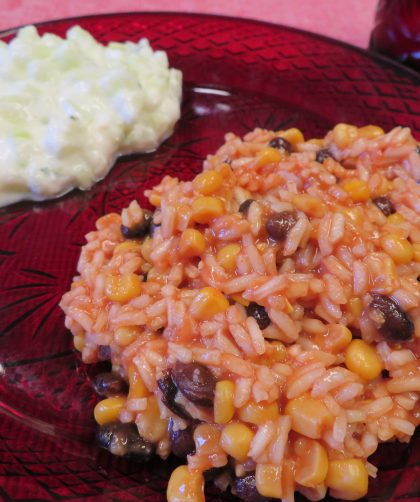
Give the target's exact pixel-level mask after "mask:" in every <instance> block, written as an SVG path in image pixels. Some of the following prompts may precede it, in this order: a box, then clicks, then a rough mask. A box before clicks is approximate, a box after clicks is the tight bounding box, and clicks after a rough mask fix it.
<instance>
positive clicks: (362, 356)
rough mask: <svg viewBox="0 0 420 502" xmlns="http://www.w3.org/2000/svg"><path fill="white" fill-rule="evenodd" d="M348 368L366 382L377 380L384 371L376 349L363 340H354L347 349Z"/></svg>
mask: <svg viewBox="0 0 420 502" xmlns="http://www.w3.org/2000/svg"><path fill="white" fill-rule="evenodd" d="M346 366H347V368H348V369H349V370H350V371H354V373H357V374H358V375H359V376H360V377H362V378H364V379H365V380H373V379H374V378H377V377H378V376H379V375H380V374H381V371H382V369H383V365H382V361H381V359H380V358H379V356H378V354H377V353H376V351H375V349H374V348H373V347H372V346H370V345H368V344H367V343H366V342H364V341H363V340H353V341H352V342H351V344H350V345H349V346H348V347H347V350H346Z"/></svg>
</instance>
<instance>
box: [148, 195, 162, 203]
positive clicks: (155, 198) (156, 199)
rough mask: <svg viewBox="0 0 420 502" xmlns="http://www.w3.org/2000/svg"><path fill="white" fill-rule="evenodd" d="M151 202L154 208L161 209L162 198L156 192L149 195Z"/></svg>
mask: <svg viewBox="0 0 420 502" xmlns="http://www.w3.org/2000/svg"><path fill="white" fill-rule="evenodd" d="M149 202H150V204H151V205H152V206H155V207H160V204H161V202H162V196H161V195H159V194H158V193H156V192H154V193H152V194H150V195H149Z"/></svg>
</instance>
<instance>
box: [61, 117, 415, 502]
mask: <svg viewBox="0 0 420 502" xmlns="http://www.w3.org/2000/svg"><path fill="white" fill-rule="evenodd" d="M418 180H420V150H419V145H418V143H417V142H416V140H415V139H414V138H413V137H412V135H411V132H410V130H409V129H407V128H403V127H396V128H394V129H393V130H391V131H390V132H388V133H385V132H384V131H383V130H382V129H381V128H380V127H376V126H365V127H361V128H357V127H355V126H351V125H348V124H338V125H336V126H335V127H334V129H332V130H331V131H329V132H328V133H327V134H326V136H325V137H324V138H322V139H311V140H305V139H304V137H303V135H302V133H301V132H300V131H299V130H298V129H288V130H287V131H277V132H273V131H267V130H262V129H256V130H254V131H252V132H249V133H248V134H246V135H245V137H244V138H240V137H238V136H236V135H234V134H232V133H229V134H227V135H226V137H225V143H224V144H223V146H221V147H220V149H219V150H218V151H217V152H216V153H215V154H214V155H209V156H208V157H207V159H206V160H205V162H204V166H203V172H202V173H200V174H199V175H197V177H196V178H195V179H194V180H193V181H191V182H181V181H179V180H178V179H176V178H172V177H168V176H167V177H165V178H163V179H162V181H161V183H160V184H159V185H158V186H156V187H154V188H153V189H152V190H149V191H147V192H146V196H147V197H148V199H149V202H150V204H151V206H153V207H154V208H155V210H154V212H153V213H152V212H150V211H148V210H147V209H144V208H141V207H140V206H139V204H138V202H137V201H132V202H131V203H130V205H129V206H128V207H126V208H124V209H123V210H122V212H121V214H108V215H105V216H103V217H101V218H100V219H99V220H98V221H97V223H96V230H94V231H92V232H90V233H89V234H87V236H86V240H87V243H86V245H85V246H84V247H83V249H82V252H81V256H80V259H79V263H78V268H77V270H78V275H76V276H75V278H74V280H73V283H72V286H71V289H70V291H69V292H67V293H66V294H65V295H64V297H63V299H62V302H61V307H62V309H63V310H64V312H65V315H66V320H65V322H66V326H67V328H69V329H70V330H71V332H72V333H73V335H74V344H75V347H76V349H77V350H79V351H80V352H81V355H82V359H83V361H84V362H86V363H94V362H97V361H98V360H104V359H110V360H111V362H112V373H108V374H100V375H98V376H97V377H96V379H95V381H94V385H95V389H96V390H97V392H98V393H99V394H100V395H101V396H102V397H103V398H104V399H102V400H101V401H99V403H98V404H97V405H96V408H95V419H96V421H97V423H98V424H99V428H98V441H99V443H100V445H101V446H103V447H105V448H107V449H108V450H110V451H111V452H112V453H114V454H116V455H121V456H126V457H128V458H132V459H134V460H147V459H149V458H150V456H151V455H152V454H154V453H155V454H157V455H159V456H160V457H161V458H164V459H165V458H167V457H168V456H169V455H170V453H171V452H173V453H174V454H175V455H177V456H180V457H183V458H184V459H185V464H186V465H182V466H180V467H178V468H177V469H175V471H174V472H173V473H172V476H171V478H170V480H169V484H168V492H167V497H168V500H169V501H170V502H176V501H178V502H180V501H181V502H182V501H187V500H194V501H197V502H200V501H204V500H205V498H204V497H205V496H204V475H203V473H205V472H210V473H212V475H213V478H214V482H215V483H216V485H217V486H219V488H220V489H221V490H227V489H229V487H230V489H231V490H232V492H233V493H234V494H236V495H237V496H238V497H239V498H240V499H242V500H245V501H253V502H258V501H264V500H269V499H270V498H275V499H281V500H283V501H292V500H294V492H295V491H298V492H300V493H302V494H303V495H304V496H305V497H307V498H308V499H309V500H321V499H323V498H324V497H325V496H326V494H327V491H328V490H329V494H330V495H331V496H333V497H335V498H338V499H341V500H356V499H358V498H361V497H363V496H364V495H365V494H366V493H367V490H368V477H369V476H370V477H375V476H376V467H375V466H374V465H372V464H371V463H370V462H369V461H368V457H369V456H370V455H371V454H372V453H373V452H374V451H375V450H376V449H377V447H378V445H379V443H381V442H385V441H392V440H398V441H402V442H408V441H410V438H411V436H412V435H413V433H414V431H415V428H416V426H417V425H418V424H419V422H420V409H419V404H418V399H419V391H420V365H419V356H420V348H419V337H420V283H419V276H420V186H419V185H418V184H417V183H416V182H417V181H418Z"/></svg>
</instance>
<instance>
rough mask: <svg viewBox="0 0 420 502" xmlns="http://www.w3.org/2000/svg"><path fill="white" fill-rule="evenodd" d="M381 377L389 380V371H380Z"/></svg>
mask: <svg viewBox="0 0 420 502" xmlns="http://www.w3.org/2000/svg"><path fill="white" fill-rule="evenodd" d="M381 376H382V378H389V371H388V370H382V371H381Z"/></svg>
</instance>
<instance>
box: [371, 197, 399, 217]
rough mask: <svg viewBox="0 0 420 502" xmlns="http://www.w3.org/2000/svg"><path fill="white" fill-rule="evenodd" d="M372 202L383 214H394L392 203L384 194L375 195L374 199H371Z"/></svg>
mask: <svg viewBox="0 0 420 502" xmlns="http://www.w3.org/2000/svg"><path fill="white" fill-rule="evenodd" d="M373 203H374V204H375V206H377V207H378V209H380V210H381V211H382V212H383V213H384V215H385V216H389V215H390V214H394V213H395V212H396V211H395V207H394V205H393V204H392V202H391V201H390V200H389V199H388V197H385V195H383V196H381V197H376V199H373Z"/></svg>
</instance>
